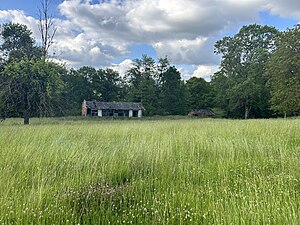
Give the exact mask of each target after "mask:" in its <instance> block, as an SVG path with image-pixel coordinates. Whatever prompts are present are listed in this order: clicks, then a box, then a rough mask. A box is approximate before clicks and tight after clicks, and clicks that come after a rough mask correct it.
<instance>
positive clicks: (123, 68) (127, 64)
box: [110, 59, 133, 77]
mask: <svg viewBox="0 0 300 225" xmlns="http://www.w3.org/2000/svg"><path fill="white" fill-rule="evenodd" d="M132 63H133V61H132V60H131V59H125V60H124V61H122V62H121V63H120V64H113V65H111V66H110V68H111V69H113V70H116V71H118V72H119V74H120V76H122V77H123V76H124V75H125V73H126V72H127V71H128V70H129V69H130V68H132Z"/></svg>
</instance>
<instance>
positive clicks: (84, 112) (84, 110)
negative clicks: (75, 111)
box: [82, 100, 87, 116]
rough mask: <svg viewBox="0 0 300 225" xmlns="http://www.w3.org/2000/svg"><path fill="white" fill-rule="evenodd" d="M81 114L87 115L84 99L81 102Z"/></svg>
mask: <svg viewBox="0 0 300 225" xmlns="http://www.w3.org/2000/svg"><path fill="white" fill-rule="evenodd" d="M82 116H87V109H86V101H85V100H83V102H82Z"/></svg>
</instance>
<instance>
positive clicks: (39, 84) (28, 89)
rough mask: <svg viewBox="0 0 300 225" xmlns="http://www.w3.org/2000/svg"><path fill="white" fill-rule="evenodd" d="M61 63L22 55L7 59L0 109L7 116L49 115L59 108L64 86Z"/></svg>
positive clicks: (27, 122)
mask: <svg viewBox="0 0 300 225" xmlns="http://www.w3.org/2000/svg"><path fill="white" fill-rule="evenodd" d="M63 71H65V70H64V68H62V67H61V66H60V65H58V64H55V63H52V62H46V61H44V60H34V59H23V60H21V61H13V62H10V63H6V64H5V65H4V69H3V71H2V72H1V74H0V77H1V80H2V82H1V84H0V99H1V102H2V103H3V104H2V105H1V111H2V113H3V114H5V115H8V116H22V117H24V124H29V118H30V117H32V116H39V117H40V116H50V115H54V114H55V112H56V111H59V110H60V108H59V105H60V104H59V103H60V94H61V92H62V90H63V83H62V80H61V73H62V72H63Z"/></svg>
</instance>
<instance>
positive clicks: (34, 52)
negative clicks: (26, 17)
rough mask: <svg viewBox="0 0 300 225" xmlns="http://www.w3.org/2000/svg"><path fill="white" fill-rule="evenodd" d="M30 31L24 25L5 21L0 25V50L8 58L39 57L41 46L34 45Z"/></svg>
mask: <svg viewBox="0 0 300 225" xmlns="http://www.w3.org/2000/svg"><path fill="white" fill-rule="evenodd" d="M31 35H32V32H31V31H30V30H29V29H28V28H27V27H26V25H22V24H18V23H11V22H10V23H6V24H3V25H2V26H1V35H0V36H1V39H2V44H1V47H0V50H1V51H2V52H3V54H4V56H6V57H8V58H9V59H10V60H22V59H23V58H24V57H27V58H33V57H37V58H41V48H39V47H36V46H34V44H35V40H34V39H33V38H32V37H31Z"/></svg>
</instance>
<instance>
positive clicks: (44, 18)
mask: <svg viewBox="0 0 300 225" xmlns="http://www.w3.org/2000/svg"><path fill="white" fill-rule="evenodd" d="M40 3H41V8H39V10H38V11H39V31H40V33H41V39H42V55H43V57H44V58H46V57H47V56H48V51H49V48H50V47H51V45H52V44H53V39H54V36H55V34H56V31H57V28H56V27H54V21H53V17H52V16H51V15H49V7H50V4H51V0H40Z"/></svg>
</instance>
